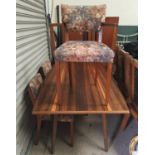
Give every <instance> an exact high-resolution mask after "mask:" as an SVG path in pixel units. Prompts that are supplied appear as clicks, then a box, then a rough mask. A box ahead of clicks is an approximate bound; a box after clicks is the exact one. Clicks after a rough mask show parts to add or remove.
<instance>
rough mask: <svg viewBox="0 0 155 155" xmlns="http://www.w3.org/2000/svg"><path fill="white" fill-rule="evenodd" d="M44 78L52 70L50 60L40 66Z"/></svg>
mask: <svg viewBox="0 0 155 155" xmlns="http://www.w3.org/2000/svg"><path fill="white" fill-rule="evenodd" d="M41 67H42V69H43V74H44V76H46V75H47V73H48V72H49V71H50V70H51V69H52V66H51V62H50V60H47V61H46V62H45V63H44V64H43V65H42V66H41Z"/></svg>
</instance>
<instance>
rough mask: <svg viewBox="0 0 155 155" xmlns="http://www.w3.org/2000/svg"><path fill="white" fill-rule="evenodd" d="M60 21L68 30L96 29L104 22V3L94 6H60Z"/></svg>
mask: <svg viewBox="0 0 155 155" xmlns="http://www.w3.org/2000/svg"><path fill="white" fill-rule="evenodd" d="M61 13H62V22H63V23H64V24H65V26H66V28H67V29H68V30H70V31H92V30H93V31H94V30H98V28H99V26H100V25H101V22H105V15H106V5H105V4H103V5H95V6H71V5H64V4H62V6H61Z"/></svg>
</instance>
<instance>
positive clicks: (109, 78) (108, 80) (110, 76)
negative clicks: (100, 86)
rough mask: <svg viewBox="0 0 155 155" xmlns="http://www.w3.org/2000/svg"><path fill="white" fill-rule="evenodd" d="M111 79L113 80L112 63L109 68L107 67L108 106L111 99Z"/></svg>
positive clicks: (106, 100)
mask: <svg viewBox="0 0 155 155" xmlns="http://www.w3.org/2000/svg"><path fill="white" fill-rule="evenodd" d="M111 78H112V63H108V66H107V78H106V94H105V105H107V104H108V102H109V98H110V86H111Z"/></svg>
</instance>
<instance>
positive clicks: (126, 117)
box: [117, 114, 130, 134]
mask: <svg viewBox="0 0 155 155" xmlns="http://www.w3.org/2000/svg"><path fill="white" fill-rule="evenodd" d="M129 118H130V115H129V114H125V115H124V116H123V120H122V122H121V125H120V127H119V129H118V133H120V132H121V131H123V130H124V129H125V128H126V125H127V123H128V121H129ZM118 133H117V134H118Z"/></svg>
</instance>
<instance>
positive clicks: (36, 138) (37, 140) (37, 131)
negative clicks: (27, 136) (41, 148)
mask: <svg viewBox="0 0 155 155" xmlns="http://www.w3.org/2000/svg"><path fill="white" fill-rule="evenodd" d="M40 128H41V116H37V129H36V137H35V145H38V142H39V137H40Z"/></svg>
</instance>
